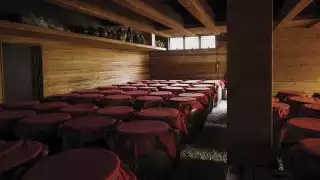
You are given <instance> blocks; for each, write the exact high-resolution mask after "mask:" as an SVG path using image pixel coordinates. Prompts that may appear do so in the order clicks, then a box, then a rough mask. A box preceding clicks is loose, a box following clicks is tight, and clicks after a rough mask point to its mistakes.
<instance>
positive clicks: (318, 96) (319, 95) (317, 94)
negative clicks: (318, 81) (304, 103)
mask: <svg viewBox="0 0 320 180" xmlns="http://www.w3.org/2000/svg"><path fill="white" fill-rule="evenodd" d="M312 97H315V98H320V92H315V93H314V94H313V95H312Z"/></svg>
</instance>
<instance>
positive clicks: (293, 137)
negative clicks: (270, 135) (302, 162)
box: [280, 117, 320, 146]
mask: <svg viewBox="0 0 320 180" xmlns="http://www.w3.org/2000/svg"><path fill="white" fill-rule="evenodd" d="M319 137H320V119H319V118H306V117H302V118H292V119H289V120H288V122H287V123H286V125H285V127H284V128H283V129H282V132H281V137H280V141H281V142H282V144H283V145H285V146H289V145H292V144H295V143H297V142H298V141H300V140H301V139H305V138H319Z"/></svg>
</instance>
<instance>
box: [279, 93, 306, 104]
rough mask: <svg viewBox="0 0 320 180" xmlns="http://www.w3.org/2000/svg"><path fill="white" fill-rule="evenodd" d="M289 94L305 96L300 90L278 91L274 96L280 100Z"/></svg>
mask: <svg viewBox="0 0 320 180" xmlns="http://www.w3.org/2000/svg"><path fill="white" fill-rule="evenodd" d="M289 96H307V94H306V93H304V92H301V91H292V90H285V91H279V92H278V94H277V95H276V97H277V98H278V99H279V100H280V101H285V100H286V99H287V97H289Z"/></svg>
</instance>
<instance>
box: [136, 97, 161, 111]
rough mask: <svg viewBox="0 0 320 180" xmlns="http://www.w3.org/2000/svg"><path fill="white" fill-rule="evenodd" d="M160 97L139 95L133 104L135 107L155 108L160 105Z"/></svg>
mask: <svg viewBox="0 0 320 180" xmlns="http://www.w3.org/2000/svg"><path fill="white" fill-rule="evenodd" d="M161 103H162V97H158V96H139V97H137V98H136V101H135V103H134V104H135V106H136V107H137V109H142V108H144V109H146V108H156V107H159V106H161Z"/></svg>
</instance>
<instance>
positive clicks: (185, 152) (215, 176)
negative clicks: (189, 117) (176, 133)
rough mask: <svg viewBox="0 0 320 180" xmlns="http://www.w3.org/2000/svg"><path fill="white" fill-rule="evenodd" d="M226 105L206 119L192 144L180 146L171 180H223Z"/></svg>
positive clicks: (222, 105) (224, 103)
mask: <svg viewBox="0 0 320 180" xmlns="http://www.w3.org/2000/svg"><path fill="white" fill-rule="evenodd" d="M226 122H227V101H222V102H221V103H220V104H219V105H218V106H217V107H216V108H214V109H213V110H212V113H211V114H210V115H209V116H208V117H207V122H206V124H205V126H204V128H203V130H202V131H201V133H200V134H199V135H198V136H197V138H196V140H195V142H193V143H192V144H188V145H184V146H183V147H182V152H181V156H180V157H181V160H180V162H179V163H178V165H177V167H176V169H175V171H174V172H175V173H174V174H173V176H172V180H224V179H225V172H226V167H227V166H226V163H227V153H226V127H227V125H226Z"/></svg>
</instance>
